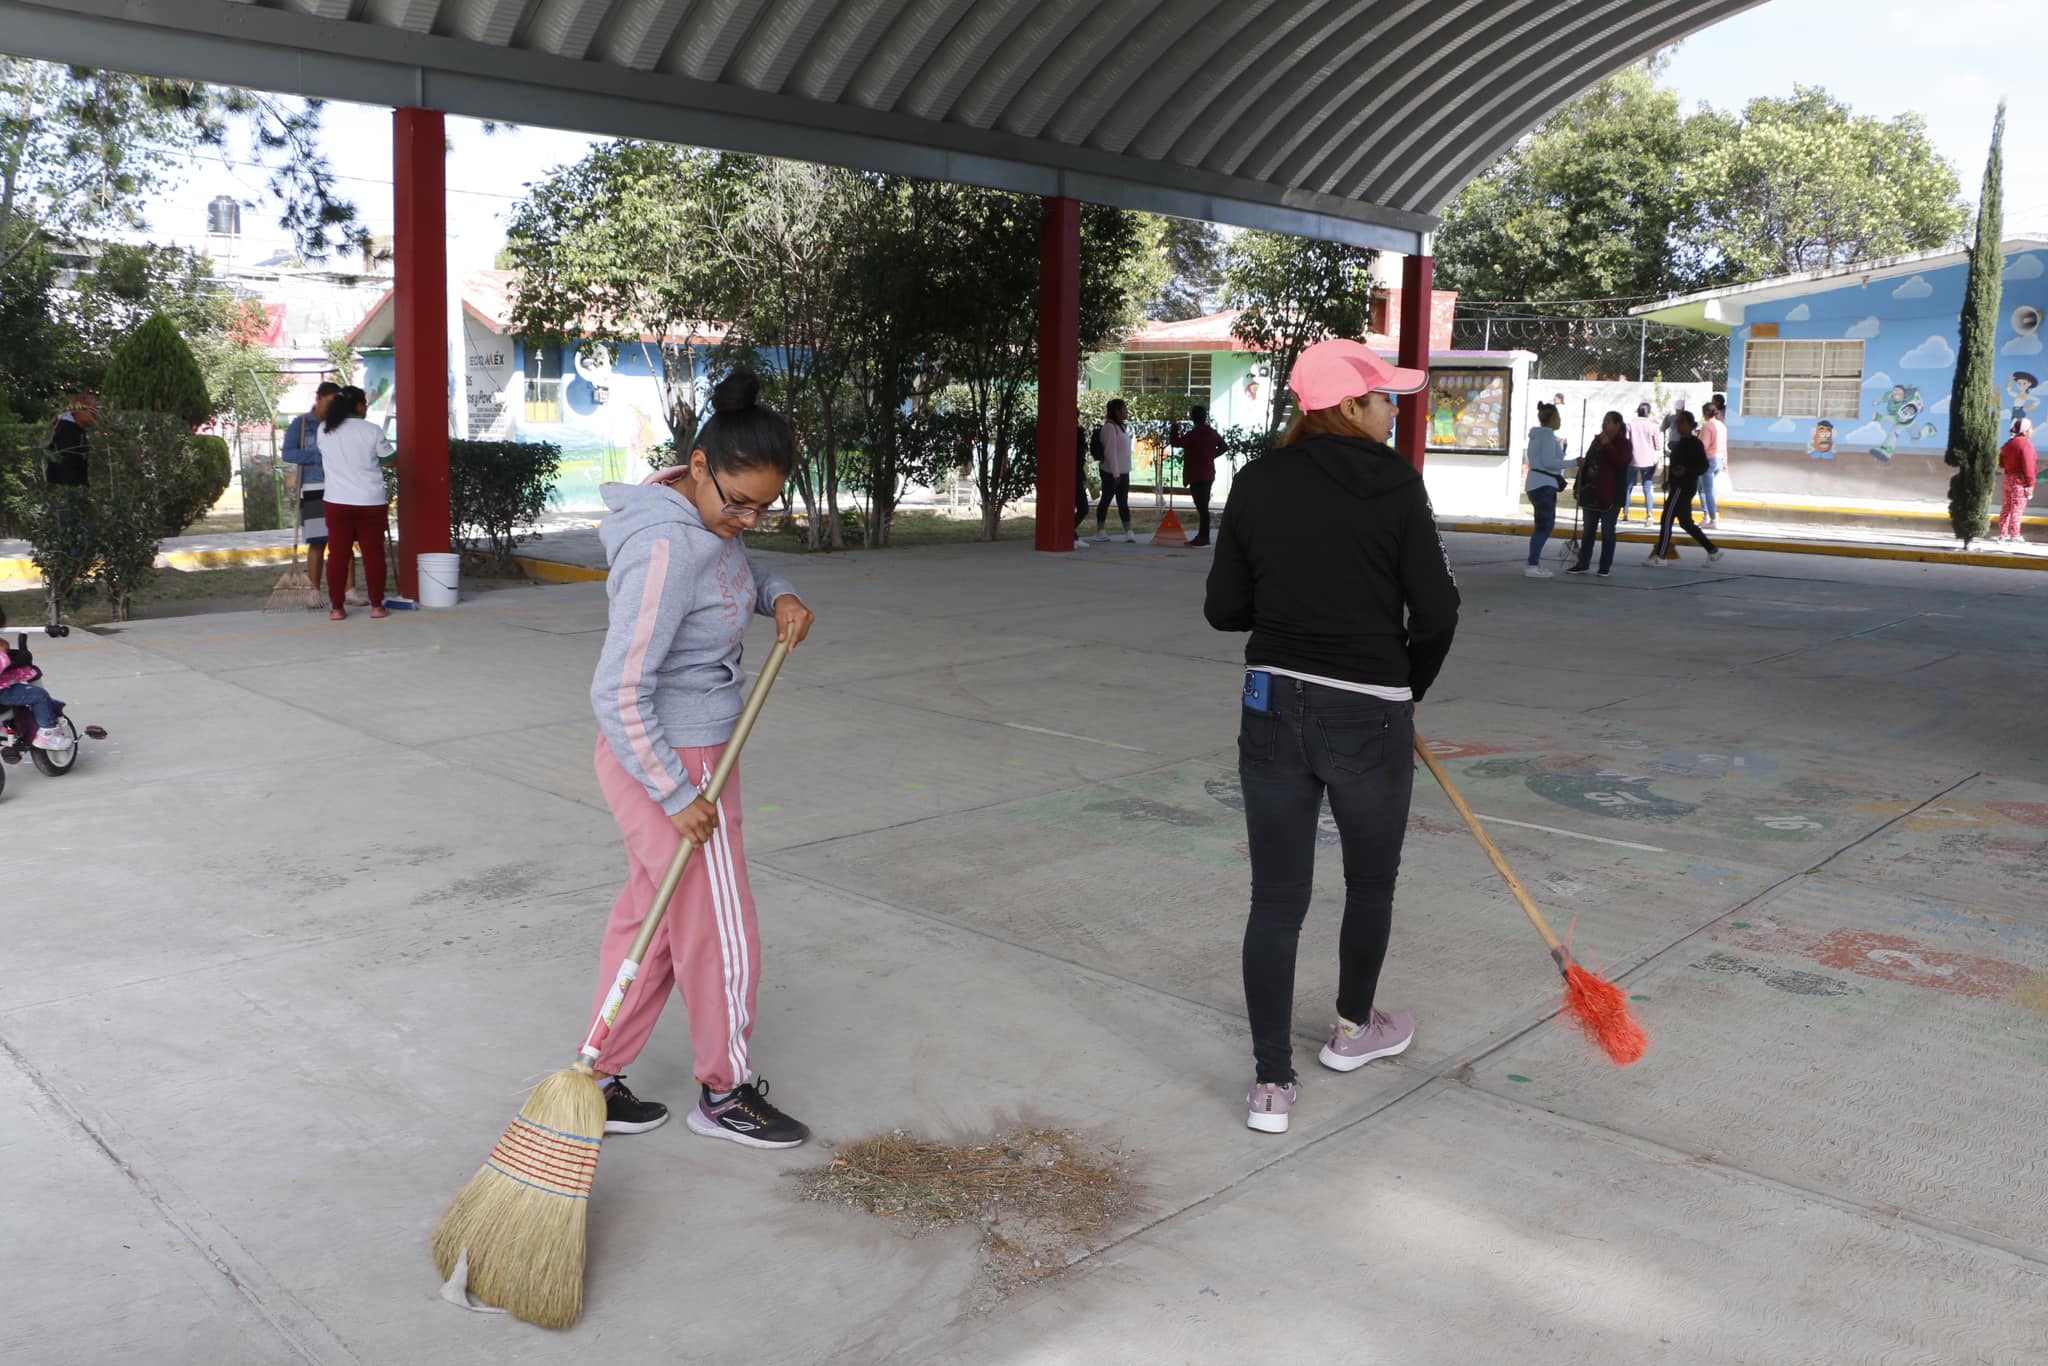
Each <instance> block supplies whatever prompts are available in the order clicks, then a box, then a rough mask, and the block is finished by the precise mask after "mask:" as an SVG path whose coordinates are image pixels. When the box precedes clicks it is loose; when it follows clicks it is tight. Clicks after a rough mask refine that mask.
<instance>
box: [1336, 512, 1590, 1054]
mask: <svg viewBox="0 0 2048 1366" xmlns="http://www.w3.org/2000/svg"><path fill="white" fill-rule="evenodd" d="M1529 506H1530V507H1532V508H1534V509H1536V529H1535V530H1534V531H1532V532H1530V533H1529V567H1530V568H1532V569H1533V568H1535V567H1536V564H1537V562H1538V561H1540V560H1541V559H1542V558H1543V543H1544V542H1545V541H1547V540H1549V539H1550V530H1551V528H1552V527H1554V526H1556V525H1557V490H1556V489H1553V488H1540V489H1530V490H1529ZM1353 1023H1354V1024H1355V1023H1356V1021H1353Z"/></svg>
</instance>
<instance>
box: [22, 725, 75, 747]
mask: <svg viewBox="0 0 2048 1366" xmlns="http://www.w3.org/2000/svg"><path fill="white" fill-rule="evenodd" d="M29 743H30V744H31V745H34V746H35V747H36V748H37V749H56V750H65V749H70V748H71V736H70V734H69V733H68V732H66V731H62V730H59V729H57V727H55V726H45V727H43V728H41V729H39V730H37V731H36V738H35V739H33V740H31V741H29Z"/></svg>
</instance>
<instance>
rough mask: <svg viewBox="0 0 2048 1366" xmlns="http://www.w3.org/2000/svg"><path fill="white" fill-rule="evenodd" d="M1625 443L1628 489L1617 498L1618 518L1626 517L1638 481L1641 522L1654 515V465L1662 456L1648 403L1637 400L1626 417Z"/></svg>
mask: <svg viewBox="0 0 2048 1366" xmlns="http://www.w3.org/2000/svg"><path fill="white" fill-rule="evenodd" d="M1628 444H1629V450H1630V452H1631V455H1630V463H1629V469H1628V492H1627V495H1626V496H1625V497H1624V498H1623V499H1622V502H1621V520H1622V521H1624V522H1626V521H1627V520H1629V509H1630V507H1632V506H1633V505H1634V503H1635V500H1636V488H1637V486H1638V485H1640V486H1641V487H1642V490H1643V525H1644V526H1648V525H1649V524H1650V519H1651V518H1652V517H1654V516H1656V515H1657V500H1656V497H1655V496H1654V491H1655V489H1656V487H1657V466H1658V464H1659V463H1660V462H1661V461H1662V460H1663V458H1664V433H1663V432H1662V431H1660V430H1659V429H1658V427H1657V422H1656V419H1654V418H1652V417H1651V416H1650V405H1649V404H1647V403H1638V404H1637V405H1636V415H1635V416H1634V417H1632V418H1630V419H1629V420H1628Z"/></svg>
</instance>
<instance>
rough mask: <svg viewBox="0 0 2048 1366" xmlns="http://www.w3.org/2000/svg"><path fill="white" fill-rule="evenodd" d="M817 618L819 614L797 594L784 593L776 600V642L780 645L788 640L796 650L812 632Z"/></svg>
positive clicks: (791, 647) (790, 646)
mask: <svg viewBox="0 0 2048 1366" xmlns="http://www.w3.org/2000/svg"><path fill="white" fill-rule="evenodd" d="M817 619H818V618H817V614H816V613H814V612H812V611H811V609H810V608H808V607H806V606H804V605H803V603H802V602H800V601H799V600H798V599H797V598H796V597H795V595H793V594H790V593H784V594H783V595H782V596H781V597H779V598H777V599H776V600H775V641H776V643H777V644H778V645H779V644H781V643H782V642H783V641H785V640H786V641H788V642H789V648H790V649H792V650H794V649H795V648H796V647H797V646H799V645H801V644H803V639H804V637H805V636H807V635H809V634H810V633H811V623H812V622H814V621H816V620H817Z"/></svg>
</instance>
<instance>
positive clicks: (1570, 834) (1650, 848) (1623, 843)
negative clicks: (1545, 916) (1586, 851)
mask: <svg viewBox="0 0 2048 1366" xmlns="http://www.w3.org/2000/svg"><path fill="white" fill-rule="evenodd" d="M1472 814H1473V815H1475V816H1477V817H1479V819H1480V820H1483V821H1488V822H1490V823H1492V824H1494V825H1517V826H1520V827H1521V828H1522V829H1524V830H1541V831H1542V832H1543V833H1544V834H1546V835H1563V836H1564V837H1565V838H1566V839H1574V840H1591V841H1592V842H1593V843H1595V844H1611V845H1613V846H1614V847H1615V848H1617V849H1640V850H1642V851H1643V852H1644V853H1646V854H1668V853H1670V852H1671V851H1670V850H1669V849H1659V848H1658V847H1657V846H1656V845H1654V844H1636V843H1633V842H1631V841H1629V840H1611V839H1609V838H1607V836H1605V835H1582V834H1580V833H1579V832H1578V831H1576V830H1560V829H1558V828H1557V827H1556V826H1554V825H1538V824H1536V823H1535V822H1534V821H1511V820H1509V819H1508V818H1507V817H1506V816H1489V815H1487V814H1486V813H1485V812H1483V811H1475V812H1473V813H1472Z"/></svg>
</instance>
